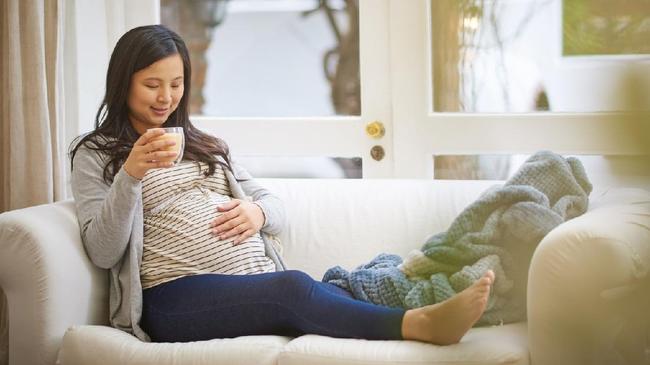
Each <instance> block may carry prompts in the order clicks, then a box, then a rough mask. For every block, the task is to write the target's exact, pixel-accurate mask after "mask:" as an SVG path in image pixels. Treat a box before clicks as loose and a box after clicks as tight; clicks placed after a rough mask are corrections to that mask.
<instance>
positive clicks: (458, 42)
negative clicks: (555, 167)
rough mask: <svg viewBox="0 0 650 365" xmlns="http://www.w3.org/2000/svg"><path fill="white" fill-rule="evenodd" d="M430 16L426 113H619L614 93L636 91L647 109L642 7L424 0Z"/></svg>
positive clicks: (575, 1)
mask: <svg viewBox="0 0 650 365" xmlns="http://www.w3.org/2000/svg"><path fill="white" fill-rule="evenodd" d="M430 9H431V28H430V29H431V46H432V89H433V110H434V111H436V112H476V113H508V112H512V113H529V112H544V111H553V112H610V111H623V110H629V107H630V105H629V104H630V103H629V97H627V96H621V90H629V89H634V88H638V87H640V88H641V90H640V91H639V92H637V94H641V95H643V96H642V101H641V102H640V103H638V105H640V106H641V107H642V108H644V109H645V110H648V108H649V106H650V96H649V95H648V93H647V92H646V91H648V90H649V89H650V63H648V61H650V42H649V41H648V39H650V1H647V0H631V1H625V2H618V1H609V0H460V1H459V0H432V1H430ZM630 73H632V74H633V76H630ZM637 84H639V85H640V86H638V87H637V86H635V85H637Z"/></svg>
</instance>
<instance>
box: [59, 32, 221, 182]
mask: <svg viewBox="0 0 650 365" xmlns="http://www.w3.org/2000/svg"><path fill="white" fill-rule="evenodd" d="M175 54H178V55H180V57H181V59H182V60H183V74H184V75H183V84H184V90H185V92H184V93H183V97H182V98H181V100H180V102H179V103H178V107H177V108H176V110H175V111H174V112H173V113H172V114H171V115H170V116H169V118H167V121H166V122H165V123H164V124H163V127H183V132H184V134H185V149H184V152H183V158H184V159H188V160H191V161H196V162H197V165H198V162H205V163H207V164H208V167H209V168H208V170H207V171H206V172H205V176H209V175H211V174H213V173H214V171H215V168H216V164H222V163H221V162H220V161H218V160H217V157H216V156H221V157H223V159H224V161H225V162H226V163H225V165H224V167H226V168H228V169H230V170H232V169H231V166H230V160H229V158H228V146H227V145H226V143H225V142H224V141H223V140H221V139H219V138H216V137H213V136H211V135H209V134H207V133H204V132H201V131H200V130H198V129H197V128H196V127H194V125H192V123H191V122H190V118H189V111H188V106H189V102H188V99H189V93H190V85H191V76H192V69H191V66H190V57H189V53H188V51H187V47H186V46H185V42H183V40H182V39H181V37H180V36H179V35H178V34H176V33H175V32H173V31H172V30H170V29H168V28H166V27H164V26H162V25H147V26H143V27H137V28H133V29H131V30H130V31H128V32H126V33H125V34H124V35H123V36H122V37H121V38H120V39H119V41H118V42H117V44H116V45H115V49H114V50H113V53H112V54H111V59H110V62H109V64H108V71H107V73H106V94H105V95H104V100H103V101H102V103H101V105H100V106H99V110H98V111H97V115H96V117H95V130H93V131H92V132H90V133H88V134H86V135H82V136H79V137H77V138H76V139H75V140H74V141H72V144H71V145H70V147H71V148H70V160H71V165H72V163H73V162H74V156H75V154H76V153H77V150H78V149H79V147H81V146H84V145H85V146H86V147H87V148H90V149H92V150H96V151H101V152H104V153H106V154H107V155H108V161H107V162H106V166H104V175H103V177H104V181H106V182H107V183H111V182H112V181H113V178H114V177H115V174H117V172H118V171H119V168H120V167H121V166H122V164H124V162H125V161H126V159H127V157H128V156H129V153H130V152H131V149H132V148H133V145H134V143H135V142H136V140H137V139H138V138H139V137H140V135H139V134H138V132H137V131H136V130H135V129H134V128H133V126H132V125H131V123H130V122H129V115H128V114H129V109H128V105H127V99H128V95H129V88H130V85H131V77H132V76H133V74H134V73H136V72H138V71H140V70H142V69H144V68H146V67H148V66H149V65H151V64H153V63H155V62H157V61H159V60H161V59H163V58H166V57H169V56H172V55H175ZM222 165H223V164H222Z"/></svg>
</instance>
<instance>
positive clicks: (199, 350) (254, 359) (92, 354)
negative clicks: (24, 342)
mask: <svg viewBox="0 0 650 365" xmlns="http://www.w3.org/2000/svg"><path fill="white" fill-rule="evenodd" d="M289 340H290V339H289V338H287V337H280V336H245V337H238V338H231V339H216V340H210V341H199V342H187V343H145V342H142V341H140V340H139V339H137V338H136V337H134V336H131V335H129V334H128V333H125V332H122V331H120V330H117V329H114V328H112V327H108V326H73V327H71V328H70V329H68V331H67V332H66V334H65V336H64V337H63V345H62V346H61V350H60V351H59V358H58V362H57V363H58V364H62V365H77V364H79V365H82V364H93V365H118V364H119V365H122V364H156V365H164V364H192V365H203V364H205V365H208V364H211V365H213V364H228V365H237V364H249V365H264V364H273V365H275V364H276V360H277V357H278V354H279V353H280V351H281V350H282V347H283V346H284V345H286V344H287V343H288V342H289Z"/></svg>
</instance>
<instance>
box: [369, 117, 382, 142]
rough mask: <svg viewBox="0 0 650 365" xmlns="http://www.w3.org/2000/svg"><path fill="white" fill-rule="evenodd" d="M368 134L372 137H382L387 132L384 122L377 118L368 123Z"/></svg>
mask: <svg viewBox="0 0 650 365" xmlns="http://www.w3.org/2000/svg"><path fill="white" fill-rule="evenodd" d="M366 134H367V135H369V136H370V137H372V138H377V139H378V138H381V137H383V136H384V134H386V129H384V124H382V122H380V121H378V120H375V121H374V122H370V123H368V124H366Z"/></svg>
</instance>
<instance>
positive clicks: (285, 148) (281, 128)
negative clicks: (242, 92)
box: [192, 0, 394, 178]
mask: <svg viewBox="0 0 650 365" xmlns="http://www.w3.org/2000/svg"><path fill="white" fill-rule="evenodd" d="M389 19H390V14H389V1H388V0H361V1H359V52H360V55H359V57H360V64H359V69H360V84H361V85H360V86H361V115H359V116H329V117H288V118H278V117H274V118H266V117H255V118H248V117H246V118H239V117H209V116H195V117H192V120H193V122H194V123H195V125H197V126H198V127H199V128H201V129H202V130H205V131H208V132H211V133H213V134H215V135H218V136H220V137H221V138H223V139H225V140H226V141H227V142H228V144H229V145H230V147H231V148H232V149H233V151H236V154H238V155H252V156H254V155H258V156H279V157H292V156H294V157H310V156H311V157H361V158H362V169H363V172H362V174H363V177H364V178H383V177H393V176H394V158H393V143H392V139H393V128H392V125H393V121H392V109H391V85H390V65H389V59H390V58H389V54H390V50H389V26H388V25H389V24H388V23H389ZM297 102H299V101H297ZM373 121H379V122H381V123H382V124H383V125H384V128H385V135H384V136H383V137H381V138H373V137H370V136H369V135H368V134H367V133H366V125H367V124H368V123H371V122H373ZM373 146H381V147H382V148H383V150H384V153H385V154H384V156H383V158H382V159H381V160H375V159H373V158H372V157H371V154H370V150H371V149H372V148H373Z"/></svg>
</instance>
